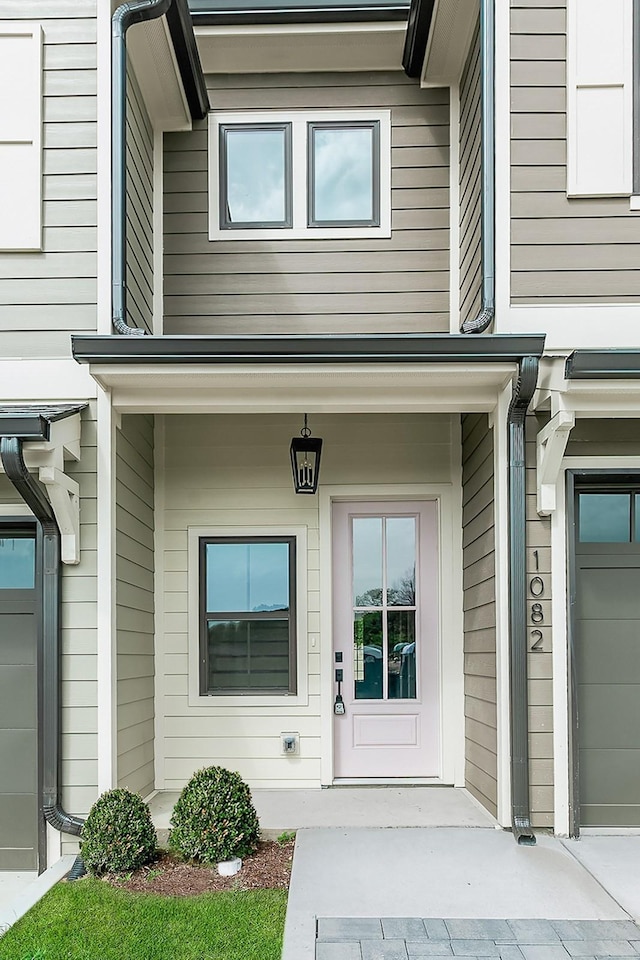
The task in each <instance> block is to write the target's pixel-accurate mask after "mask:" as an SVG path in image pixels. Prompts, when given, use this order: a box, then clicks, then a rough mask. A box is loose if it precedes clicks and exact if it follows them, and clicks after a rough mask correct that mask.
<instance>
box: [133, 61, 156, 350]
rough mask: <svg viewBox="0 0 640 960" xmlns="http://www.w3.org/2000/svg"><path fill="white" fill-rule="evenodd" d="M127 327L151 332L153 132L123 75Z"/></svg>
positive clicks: (139, 99)
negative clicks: (125, 83) (124, 105)
mask: <svg viewBox="0 0 640 960" xmlns="http://www.w3.org/2000/svg"><path fill="white" fill-rule="evenodd" d="M127 323H129V324H130V325H131V326H133V327H141V328H142V329H144V330H147V332H148V333H152V332H153V129H152V127H151V121H150V120H149V115H148V113H147V109H146V107H145V105H144V101H143V99H142V94H141V92H140V87H139V86H138V81H137V80H136V76H135V73H134V72H133V70H132V69H131V67H130V66H129V69H128V71H127Z"/></svg>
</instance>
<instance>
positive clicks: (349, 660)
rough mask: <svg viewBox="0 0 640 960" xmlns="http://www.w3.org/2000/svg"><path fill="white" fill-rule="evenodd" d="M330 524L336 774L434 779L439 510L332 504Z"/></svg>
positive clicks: (429, 505)
mask: <svg viewBox="0 0 640 960" xmlns="http://www.w3.org/2000/svg"><path fill="white" fill-rule="evenodd" d="M332 522H333V603H334V606H333V674H332V679H333V682H334V698H336V697H337V696H338V693H340V696H341V697H342V701H341V703H339V706H338V712H337V713H335V714H334V718H333V721H334V757H335V762H334V776H335V777H336V778H349V779H351V778H360V777H361V778H370V779H388V780H392V779H393V778H395V777H437V776H438V775H439V773H440V758H439V742H440V737H439V703H438V691H439V683H438V672H439V671H438V622H439V616H438V555H437V546H438V508H437V503H436V501H435V500H422V501H416V502H406V501H401V502H389V501H381V502H376V503H373V502H370V501H368V502H362V501H357V502H356V501H354V502H337V503H334V505H333V517H332ZM340 671H342V673H341V674H340ZM340 677H341V678H342V679H341V681H340ZM342 709H343V710H344V712H340V711H341V710H342Z"/></svg>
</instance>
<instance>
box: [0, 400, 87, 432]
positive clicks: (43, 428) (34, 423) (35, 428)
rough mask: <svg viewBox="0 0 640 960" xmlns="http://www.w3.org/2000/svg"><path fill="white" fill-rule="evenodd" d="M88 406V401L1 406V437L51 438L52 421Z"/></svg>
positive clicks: (61, 418) (78, 411)
mask: <svg viewBox="0 0 640 960" xmlns="http://www.w3.org/2000/svg"><path fill="white" fill-rule="evenodd" d="M86 406H87V404H86V403H80V404H73V405H64V406H51V407H47V406H38V405H37V404H33V405H32V406H29V407H24V408H20V407H11V406H0V437H20V439H21V440H49V438H50V435H51V429H50V428H51V424H52V423H54V422H55V421H56V420H63V419H64V418H65V417H69V416H71V415H72V414H74V413H80V411H81V410H84V408H85V407H86Z"/></svg>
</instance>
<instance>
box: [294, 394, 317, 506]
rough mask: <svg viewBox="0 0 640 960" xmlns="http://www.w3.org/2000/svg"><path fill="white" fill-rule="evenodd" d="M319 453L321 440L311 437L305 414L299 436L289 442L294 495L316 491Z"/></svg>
mask: <svg viewBox="0 0 640 960" xmlns="http://www.w3.org/2000/svg"><path fill="white" fill-rule="evenodd" d="M321 453H322V440H321V439H320V438H319V437H312V436H311V430H310V429H309V427H308V426H307V415H306V413H305V415H304V427H303V428H302V430H301V431H300V436H299V437H294V438H293V440H292V441H291V469H292V471H293V486H294V488H295V491H296V493H315V492H316V490H317V489H318V477H319V475H320V454H321Z"/></svg>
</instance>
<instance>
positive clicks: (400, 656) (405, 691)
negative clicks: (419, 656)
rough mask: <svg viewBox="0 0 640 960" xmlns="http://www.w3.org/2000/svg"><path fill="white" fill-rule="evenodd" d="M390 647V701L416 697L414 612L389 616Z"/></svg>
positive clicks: (397, 612)
mask: <svg viewBox="0 0 640 960" xmlns="http://www.w3.org/2000/svg"><path fill="white" fill-rule="evenodd" d="M387 642H388V647H389V699H390V700H415V697H416V615H415V612H414V611H413V610H390V611H389V613H388V614H387Z"/></svg>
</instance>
